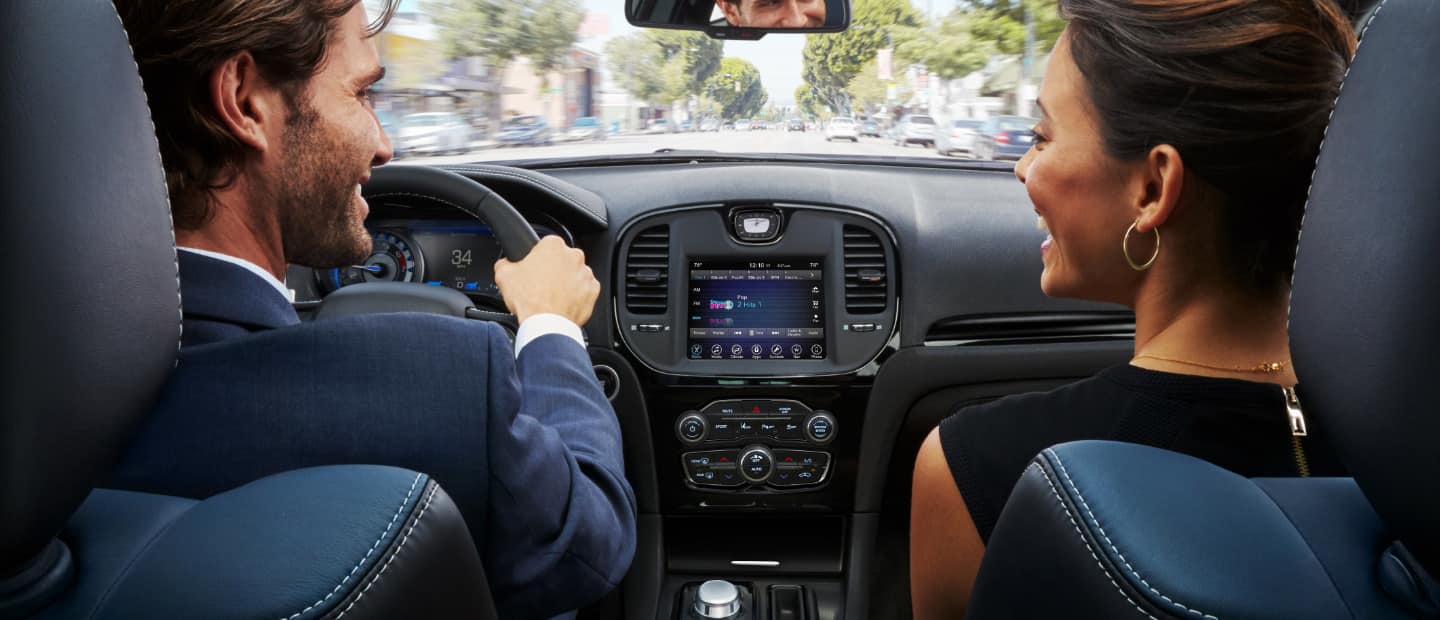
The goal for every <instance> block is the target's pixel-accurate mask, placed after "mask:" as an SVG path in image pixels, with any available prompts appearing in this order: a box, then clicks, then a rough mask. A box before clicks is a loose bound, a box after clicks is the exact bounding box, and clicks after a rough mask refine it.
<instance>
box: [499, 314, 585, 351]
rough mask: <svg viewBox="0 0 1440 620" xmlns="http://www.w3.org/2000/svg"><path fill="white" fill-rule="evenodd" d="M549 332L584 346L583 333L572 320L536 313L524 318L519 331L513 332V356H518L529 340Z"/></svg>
mask: <svg viewBox="0 0 1440 620" xmlns="http://www.w3.org/2000/svg"><path fill="white" fill-rule="evenodd" d="M550 334H560V335H562V336H566V337H568V338H570V339H571V340H574V341H575V344H578V345H580V346H581V347H584V346H585V334H584V333H582V332H581V331H580V326H579V325H576V324H575V322H574V321H571V320H570V319H567V318H565V317H563V316H560V315H558V314H536V315H534V316H531V317H530V318H528V319H525V322H524V323H521V324H520V329H519V331H516V332H515V357H517V358H518V357H520V351H521V349H524V348H525V345H527V344H530V341H532V340H535V339H536V338H539V337H541V336H548V335H550Z"/></svg>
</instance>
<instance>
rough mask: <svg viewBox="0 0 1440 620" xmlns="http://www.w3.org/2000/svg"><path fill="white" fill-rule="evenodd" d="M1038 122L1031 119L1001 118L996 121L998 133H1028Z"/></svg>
mask: <svg viewBox="0 0 1440 620" xmlns="http://www.w3.org/2000/svg"><path fill="white" fill-rule="evenodd" d="M1038 122H1040V121H1037V120H1035V119H1033V118H1002V119H999V120H998V121H997V123H998V124H999V126H1000V131H1030V129H1031V128H1033V127H1035V123H1038Z"/></svg>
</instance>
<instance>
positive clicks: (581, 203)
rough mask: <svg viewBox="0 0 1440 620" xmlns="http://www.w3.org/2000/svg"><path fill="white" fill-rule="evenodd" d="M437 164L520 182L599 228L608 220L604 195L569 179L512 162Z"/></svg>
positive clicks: (458, 171) (484, 178) (486, 177)
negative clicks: (558, 177)
mask: <svg viewBox="0 0 1440 620" xmlns="http://www.w3.org/2000/svg"><path fill="white" fill-rule="evenodd" d="M441 167H442V168H443V169H445V170H449V171H451V172H454V173H456V174H463V175H465V176H468V177H470V178H471V179H474V180H476V181H479V182H482V183H483V182H485V181H487V180H489V181H493V180H496V178H497V177H498V178H501V179H506V180H509V181H511V182H518V183H522V184H524V185H527V186H529V187H531V188H534V189H538V190H540V191H543V192H545V193H547V194H549V195H550V196H553V197H555V199H557V200H559V201H561V202H564V203H565V204H567V205H569V206H571V207H574V208H575V209H576V213H577V214H579V215H584V216H587V218H588V220H589V223H590V224H593V225H595V226H599V227H601V228H604V227H607V226H609V224H610V218H609V213H608V211H607V210H606V208H605V199H603V198H601V197H600V196H599V195H598V194H596V193H594V192H592V191H590V190H587V189H585V188H583V187H580V186H578V185H575V184H573V183H570V182H569V181H564V180H561V179H557V178H555V177H552V176H550V175H548V174H543V173H540V172H535V171H533V170H528V169H525V168H517V167H512V166H494V165H487V164H460V165H453V166H441Z"/></svg>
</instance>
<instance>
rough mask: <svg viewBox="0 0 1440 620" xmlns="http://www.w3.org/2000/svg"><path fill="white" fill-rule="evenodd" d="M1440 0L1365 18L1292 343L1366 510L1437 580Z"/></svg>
mask: <svg viewBox="0 0 1440 620" xmlns="http://www.w3.org/2000/svg"><path fill="white" fill-rule="evenodd" d="M1437 31H1440V4H1437V3H1435V2H1431V1H1428V0H1385V1H1384V2H1383V3H1382V4H1381V5H1380V7H1379V8H1378V9H1377V10H1376V11H1375V12H1374V13H1373V14H1372V18H1371V21H1370V25H1369V27H1368V29H1367V31H1366V32H1365V36H1364V38H1363V39H1361V43H1360V49H1359V51H1358V53H1357V54H1356V57H1355V61H1354V63H1353V65H1352V66H1351V68H1350V73H1349V75H1348V77H1347V78H1346V81H1345V85H1344V88H1343V90H1342V91H1341V94H1340V98H1339V100H1338V102H1337V103H1336V106H1335V113H1334V116H1333V117H1332V118H1331V122H1330V128H1329V131H1328V132H1327V134H1326V136H1325V143H1324V146H1323V147H1322V149H1321V153H1320V158H1319V162H1318V164H1317V169H1316V171H1315V181H1314V185H1313V186H1312V188H1311V194H1310V203H1309V205H1308V206H1307V208H1306V212H1305V221H1304V226H1303V227H1302V232H1301V237H1300V249H1299V253H1298V256H1297V257H1296V262H1295V280H1294V294H1293V297H1292V300H1291V311H1290V348H1291V352H1292V354H1293V356H1294V360H1295V371H1296V372H1297V373H1298V374H1299V376H1300V378H1301V390H1302V391H1301V396H1302V398H1303V399H1304V404H1305V407H1306V410H1307V412H1310V413H1311V414H1312V415H1316V416H1319V417H1320V418H1322V419H1324V420H1325V423H1326V425H1327V426H1328V427H1329V428H1331V429H1334V431H1335V432H1334V435H1335V436H1336V437H1338V438H1340V439H1341V440H1342V441H1340V442H1339V445H1338V446H1337V447H1338V448H1339V449H1340V453H1341V457H1342V459H1343V460H1344V462H1345V465H1346V467H1347V468H1348V469H1349V470H1350V472H1351V473H1352V474H1353V475H1354V476H1355V480H1356V481H1357V482H1358V483H1359V485H1360V488H1361V489H1362V490H1364V492H1365V495H1366V497H1368V498H1369V499H1370V501H1371V503H1372V504H1374V506H1375V509H1376V510H1378V511H1379V513H1380V515H1381V516H1382V517H1383V518H1384V519H1385V522H1386V524H1387V525H1389V526H1390V527H1391V528H1392V529H1393V530H1394V532H1395V533H1396V534H1397V535H1398V536H1399V538H1400V540H1401V541H1403V542H1404V543H1405V544H1406V546H1408V547H1409V548H1410V550H1411V551H1413V552H1414V553H1415V555H1416V556H1417V557H1418V558H1419V559H1420V561H1421V562H1422V563H1424V564H1425V565H1426V567H1427V568H1428V569H1429V572H1430V573H1431V574H1432V575H1440V528H1437V527H1436V526H1435V524H1436V523H1440V493H1437V492H1435V488H1436V485H1435V482H1434V480H1435V476H1436V475H1437V474H1440V450H1437V449H1435V445H1434V442H1435V437H1436V436H1437V435H1440V416H1437V415H1436V414H1435V411H1434V409H1435V405H1434V394H1433V392H1432V390H1433V389H1434V386H1435V381H1436V374H1437V371H1440V366H1437V364H1436V363H1435V360H1436V355H1435V351H1436V348H1437V346H1440V321H1437V320H1435V316H1436V312H1437V308H1440V287H1437V286H1436V285H1435V283H1436V282H1440V252H1437V251H1436V250H1435V245H1434V242H1435V239H1437V238H1440V209H1437V208H1436V207H1437V201H1440V174H1436V171H1435V164H1434V162H1433V161H1432V160H1433V159H1434V154H1435V153H1436V152H1437V149H1440V114H1436V107H1435V101H1436V99H1437V98H1440V79H1437V75H1440V37H1437V36H1436V35H1435V33H1436V32H1437Z"/></svg>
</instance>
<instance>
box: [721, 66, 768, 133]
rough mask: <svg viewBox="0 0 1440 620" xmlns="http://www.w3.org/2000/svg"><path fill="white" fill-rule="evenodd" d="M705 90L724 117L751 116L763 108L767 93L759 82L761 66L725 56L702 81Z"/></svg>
mask: <svg viewBox="0 0 1440 620" xmlns="http://www.w3.org/2000/svg"><path fill="white" fill-rule="evenodd" d="M705 94H706V96H707V97H709V98H710V99H713V100H714V101H715V103H717V104H719V105H720V116H721V117H722V118H726V119H736V118H750V117H752V116H755V115H756V114H758V113H759V112H760V111H761V110H762V109H764V108H765V103H766V102H767V101H769V99H770V96H769V95H768V94H766V93H765V87H764V85H763V84H761V83H760V70H759V69H756V68H755V65H753V64H750V62H749V61H747V60H743V59H740V58H724V59H721V60H720V66H719V67H718V68H717V69H716V70H715V73H714V75H712V76H710V79H709V80H708V81H707V82H706V83H705Z"/></svg>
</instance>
